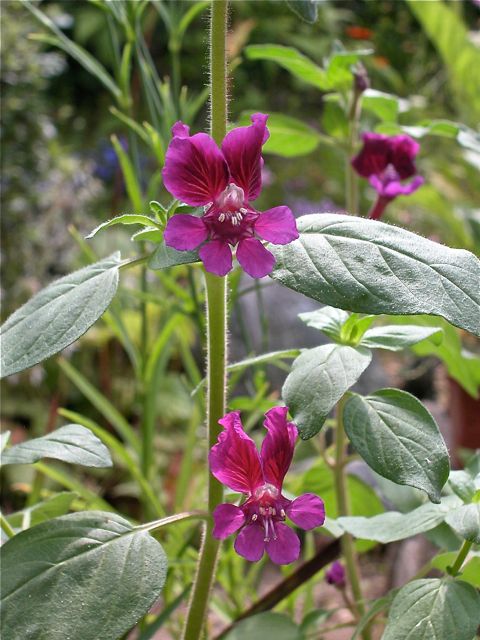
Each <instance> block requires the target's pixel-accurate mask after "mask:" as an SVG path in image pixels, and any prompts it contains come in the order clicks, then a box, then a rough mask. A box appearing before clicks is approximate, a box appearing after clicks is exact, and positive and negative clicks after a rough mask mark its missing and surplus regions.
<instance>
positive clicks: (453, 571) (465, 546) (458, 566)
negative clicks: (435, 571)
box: [450, 540, 473, 578]
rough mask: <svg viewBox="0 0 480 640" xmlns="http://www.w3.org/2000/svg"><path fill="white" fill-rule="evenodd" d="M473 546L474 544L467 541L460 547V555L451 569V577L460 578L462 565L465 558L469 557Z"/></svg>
mask: <svg viewBox="0 0 480 640" xmlns="http://www.w3.org/2000/svg"><path fill="white" fill-rule="evenodd" d="M472 544H473V543H472V542H469V541H468V540H465V542H464V543H463V545H462V546H461V547H460V549H459V551H458V555H457V557H456V558H455V562H454V563H453V565H452V567H451V569H450V575H452V576H453V577H454V578H455V577H456V576H458V574H459V573H460V569H461V568H462V564H463V563H464V562H465V558H466V557H467V556H468V552H469V551H470V549H471V547H472Z"/></svg>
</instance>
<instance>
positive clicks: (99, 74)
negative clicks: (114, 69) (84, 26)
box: [23, 0, 121, 99]
mask: <svg viewBox="0 0 480 640" xmlns="http://www.w3.org/2000/svg"><path fill="white" fill-rule="evenodd" d="M23 5H24V6H25V7H26V8H27V9H28V10H29V11H30V12H31V13H32V14H33V15H34V16H35V18H36V19H37V20H38V21H39V22H40V23H41V24H42V25H43V26H44V27H46V29H48V30H49V31H50V32H51V33H53V34H54V37H53V38H52V37H49V43H50V44H53V45H54V46H56V47H58V48H59V49H62V50H63V51H65V52H66V53H67V54H68V55H69V56H71V57H72V58H74V59H75V60H76V61H77V62H78V63H79V64H80V65H81V66H82V67H83V68H84V69H86V70H87V71H88V72H89V73H90V74H92V75H93V76H94V77H95V78H97V80H99V81H100V82H101V83H102V84H103V86H104V87H106V88H107V89H108V90H109V91H110V92H111V94H112V95H113V96H114V97H115V98H117V99H119V98H120V97H121V91H120V88H119V87H118V86H117V85H116V84H115V82H114V81H113V78H112V77H111V76H110V74H109V73H108V72H107V71H106V69H105V67H103V66H102V65H101V64H100V63H99V62H98V61H97V60H96V58H94V57H93V56H92V55H91V54H90V53H88V51H86V50H85V49H83V48H82V47H80V46H79V45H78V44H76V43H75V42H73V41H72V40H70V39H69V38H67V36H66V35H65V34H64V33H63V32H62V31H60V29H59V28H58V27H57V25H56V24H55V23H54V22H53V20H51V18H49V17H48V16H47V15H46V14H45V13H43V11H40V10H39V9H37V7H36V6H35V5H34V4H32V3H31V2H29V0H23Z"/></svg>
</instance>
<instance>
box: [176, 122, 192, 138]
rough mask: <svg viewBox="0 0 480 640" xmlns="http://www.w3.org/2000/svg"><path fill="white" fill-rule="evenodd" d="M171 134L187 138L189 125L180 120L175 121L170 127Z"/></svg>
mask: <svg viewBox="0 0 480 640" xmlns="http://www.w3.org/2000/svg"><path fill="white" fill-rule="evenodd" d="M172 136H173V137H175V136H177V137H179V138H189V137H190V127H189V126H188V125H186V124H183V122H182V121H181V120H179V121H178V122H175V124H174V125H173V127H172Z"/></svg>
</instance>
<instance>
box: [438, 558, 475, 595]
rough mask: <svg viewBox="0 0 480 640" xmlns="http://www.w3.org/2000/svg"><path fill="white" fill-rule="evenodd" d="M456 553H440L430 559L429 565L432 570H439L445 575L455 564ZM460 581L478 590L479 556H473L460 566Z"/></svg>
mask: <svg viewBox="0 0 480 640" xmlns="http://www.w3.org/2000/svg"><path fill="white" fill-rule="evenodd" d="M457 555H458V551H449V552H448V553H440V554H439V555H438V556H435V558H433V559H432V561H431V565H432V567H433V568H434V569H440V571H443V573H447V570H448V567H451V566H452V565H453V563H454V562H455V559H456V557H457ZM461 576H462V581H463V582H468V584H471V585H472V586H474V587H476V588H477V589H480V556H479V555H474V556H473V557H471V558H470V559H467V560H466V561H465V564H464V565H463V566H462V573H461Z"/></svg>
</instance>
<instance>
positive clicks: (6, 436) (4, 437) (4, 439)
mask: <svg viewBox="0 0 480 640" xmlns="http://www.w3.org/2000/svg"><path fill="white" fill-rule="evenodd" d="M9 440H10V431H4V432H3V433H0V453H2V451H3V450H4V449H5V447H6V446H7V444H8V441H9Z"/></svg>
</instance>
